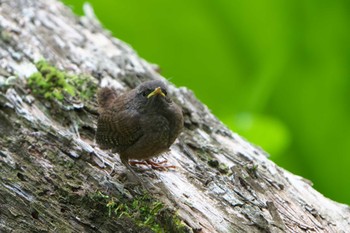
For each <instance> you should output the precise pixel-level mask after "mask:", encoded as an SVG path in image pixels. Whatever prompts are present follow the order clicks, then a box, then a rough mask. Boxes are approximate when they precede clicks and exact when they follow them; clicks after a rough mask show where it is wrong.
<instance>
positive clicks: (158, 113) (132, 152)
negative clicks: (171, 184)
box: [96, 80, 183, 176]
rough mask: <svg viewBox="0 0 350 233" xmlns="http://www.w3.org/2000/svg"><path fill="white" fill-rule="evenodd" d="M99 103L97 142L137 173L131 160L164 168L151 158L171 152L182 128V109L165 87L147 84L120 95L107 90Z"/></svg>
mask: <svg viewBox="0 0 350 233" xmlns="http://www.w3.org/2000/svg"><path fill="white" fill-rule="evenodd" d="M98 102H99V113H100V116H99V118H98V123H97V132H96V142H97V143H98V144H99V145H100V147H101V149H112V151H113V152H117V153H119V155H120V159H121V161H122V163H123V164H124V165H125V166H126V167H127V168H129V169H130V170H131V171H132V172H133V173H134V174H135V172H134V170H133V169H132V168H131V166H130V165H129V159H137V160H145V161H146V162H147V163H148V164H150V165H152V167H153V168H161V167H163V166H162V165H161V164H160V163H155V162H152V161H150V159H151V158H152V157H155V156H157V155H160V154H162V153H163V152H166V151H168V150H169V147H170V146H171V145H172V144H173V143H174V141H175V139H176V138H177V136H178V135H179V134H180V132H181V130H182V128H183V115H182V110H181V108H180V107H179V106H178V105H177V104H175V103H174V102H173V101H172V100H171V99H170V98H169V97H168V95H167V88H166V86H165V84H164V83H163V82H162V81H159V80H155V81H148V82H144V83H141V84H140V85H139V86H137V87H136V88H135V89H132V90H130V91H129V92H126V93H125V94H122V95H119V96H117V94H116V91H115V90H114V89H112V88H109V87H104V88H101V89H100V90H99V92H98ZM135 175H136V174H135ZM136 176H137V175H136Z"/></svg>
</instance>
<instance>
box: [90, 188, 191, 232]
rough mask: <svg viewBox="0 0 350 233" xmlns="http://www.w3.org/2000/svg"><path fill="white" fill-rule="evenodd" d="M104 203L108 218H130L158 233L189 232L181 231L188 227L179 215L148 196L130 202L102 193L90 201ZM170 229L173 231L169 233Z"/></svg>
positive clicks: (93, 196)
mask: <svg viewBox="0 0 350 233" xmlns="http://www.w3.org/2000/svg"><path fill="white" fill-rule="evenodd" d="M91 200H92V201H94V202H96V203H99V204H101V203H103V205H104V206H105V213H106V214H107V215H108V217H115V218H117V219H125V218H128V219H129V220H132V221H133V222H134V223H135V224H136V225H137V226H139V227H146V228H150V229H151V230H152V231H154V232H156V233H162V232H189V231H184V230H181V229H188V227H187V226H186V225H185V224H184V223H183V222H182V221H181V219H180V218H179V217H178V216H177V214H175V213H173V212H172V211H170V210H168V209H167V208H165V206H164V204H163V203H162V202H160V201H158V200H155V199H153V198H151V197H149V196H148V195H147V194H146V195H143V196H138V197H135V198H134V199H133V200H128V199H125V198H122V197H119V198H117V197H111V196H109V195H106V194H103V193H102V192H100V191H97V192H96V193H94V194H92V195H91V196H90V201H91ZM169 229H171V230H170V231H169Z"/></svg>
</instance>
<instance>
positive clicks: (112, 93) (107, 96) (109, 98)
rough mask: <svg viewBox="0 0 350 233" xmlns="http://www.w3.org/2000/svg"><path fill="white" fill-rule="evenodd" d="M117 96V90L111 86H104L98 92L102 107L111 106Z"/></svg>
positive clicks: (99, 102)
mask: <svg viewBox="0 0 350 233" xmlns="http://www.w3.org/2000/svg"><path fill="white" fill-rule="evenodd" d="M116 97H117V93H116V90H114V89H113V88H110V87H102V88H101V89H100V90H99V91H98V92H97V100H98V104H99V106H100V108H102V109H104V108H107V107H109V106H110V104H111V103H112V102H113V100H115V98H116Z"/></svg>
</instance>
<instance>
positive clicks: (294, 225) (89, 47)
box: [0, 0, 350, 233]
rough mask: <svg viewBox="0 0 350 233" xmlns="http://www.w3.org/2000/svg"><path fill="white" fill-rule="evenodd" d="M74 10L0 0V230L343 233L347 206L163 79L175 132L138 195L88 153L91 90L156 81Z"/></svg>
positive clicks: (113, 162) (124, 175)
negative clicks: (179, 114) (173, 105)
mask: <svg viewBox="0 0 350 233" xmlns="http://www.w3.org/2000/svg"><path fill="white" fill-rule="evenodd" d="M85 14H86V16H83V17H81V18H77V17H76V16H74V15H73V14H72V13H71V11H70V10H69V9H68V8H67V7H66V6H64V5H63V4H62V3H60V2H57V1H55V0H45V1H44V0H11V1H10V0H8V1H5V0H1V1H0V30H1V35H0V149H1V151H0V174H1V177H0V231H1V232H10V231H14V232H210V233H213V232H350V230H349V229H350V211H349V207H348V206H346V205H342V204H338V203H336V202H333V201H331V200H329V199H327V198H325V197H324V196H323V195H321V194H320V193H318V192H317V191H315V190H314V189H313V188H312V187H311V184H310V182H308V181H306V180H304V179H303V178H301V177H298V176H295V175H293V174H291V173H289V172H288V171H285V170H284V169H282V168H280V167H278V166H276V165H275V164H274V163H273V162H271V161H270V160H268V158H267V156H266V154H265V153H264V152H263V151H261V150H260V149H259V148H257V147H255V146H253V145H251V144H250V143H249V142H247V141H246V140H244V139H242V138H241V137H240V136H239V135H237V134H235V133H232V132H231V131H230V130H229V129H227V128H226V127H225V126H224V125H223V124H222V123H221V122H220V121H219V120H218V119H217V118H216V117H215V116H213V115H212V114H211V113H210V111H209V110H208V109H207V107H206V106H204V105H203V104H202V103H200V102H199V101H198V100H197V99H196V98H195V97H194V95H193V94H192V92H191V91H190V90H188V89H186V88H183V87H182V88H176V87H174V86H173V85H171V84H170V83H169V85H170V88H169V89H170V94H171V95H172V96H173V97H174V99H175V100H176V101H177V102H178V103H179V105H180V106H181V107H182V108H183V112H184V117H185V130H184V131H183V132H182V134H181V135H180V137H179V138H178V140H177V141H176V142H175V144H174V145H173V146H172V147H171V152H169V153H168V154H166V155H164V156H162V157H163V159H164V158H166V159H167V160H168V162H169V163H170V164H172V165H176V167H177V168H176V169H175V170H169V171H153V170H150V169H142V170H140V171H139V174H140V176H142V179H143V180H144V181H145V182H146V183H147V186H148V187H150V188H149V190H148V191H147V192H146V191H144V190H143V189H142V186H140V185H139V184H138V183H137V182H135V180H134V179H133V177H132V176H131V174H129V172H127V170H126V168H125V167H124V166H123V165H122V164H121V162H120V160H119V157H118V155H117V154H113V153H111V152H110V151H103V150H101V149H99V148H98V146H96V145H95V143H94V134H95V129H96V119H97V116H98V113H97V111H96V108H97V104H96V97H95V93H96V89H97V87H98V86H103V85H112V86H114V87H115V88H116V89H117V90H118V91H120V92H123V91H125V90H128V89H130V88H133V87H135V86H136V85H137V84H139V83H140V82H143V81H146V80H150V79H164V78H163V77H161V76H160V75H159V74H158V73H157V71H156V70H157V68H156V66H154V65H152V64H149V63H147V62H146V61H144V60H143V59H141V58H140V57H138V55H137V54H136V53H135V52H134V51H133V50H132V49H131V48H130V47H129V46H128V45H127V44H125V43H123V42H122V41H120V40H118V39H116V38H113V37H112V36H111V35H110V33H109V32H107V31H105V30H104V29H103V28H102V27H101V26H100V24H99V22H98V21H97V20H96V18H95V17H94V15H93V12H92V11H91V9H90V8H89V7H88V6H86V7H85ZM164 81H165V82H167V81H166V80H165V79H164ZM113 167H114V171H113V173H115V174H114V175H112V174H110V172H111V170H112V168H113Z"/></svg>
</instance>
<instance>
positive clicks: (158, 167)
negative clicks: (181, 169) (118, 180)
mask: <svg viewBox="0 0 350 233" xmlns="http://www.w3.org/2000/svg"><path fill="white" fill-rule="evenodd" d="M167 162H168V160H163V161H160V162H154V161H152V160H150V159H147V160H144V161H129V163H130V165H133V166H134V165H137V164H138V165H146V166H148V165H150V166H151V168H152V169H155V170H159V171H166V170H168V169H170V168H172V169H175V168H176V166H174V165H166V164H165V163H167Z"/></svg>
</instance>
